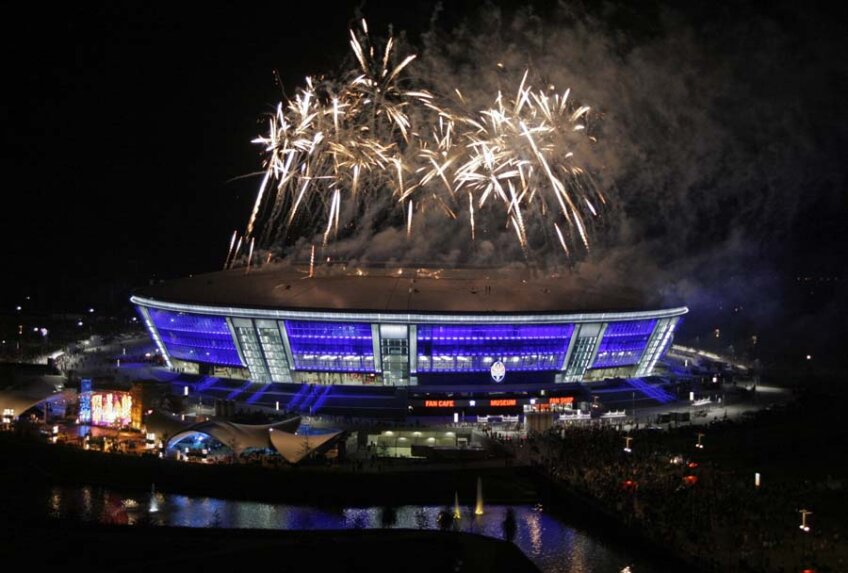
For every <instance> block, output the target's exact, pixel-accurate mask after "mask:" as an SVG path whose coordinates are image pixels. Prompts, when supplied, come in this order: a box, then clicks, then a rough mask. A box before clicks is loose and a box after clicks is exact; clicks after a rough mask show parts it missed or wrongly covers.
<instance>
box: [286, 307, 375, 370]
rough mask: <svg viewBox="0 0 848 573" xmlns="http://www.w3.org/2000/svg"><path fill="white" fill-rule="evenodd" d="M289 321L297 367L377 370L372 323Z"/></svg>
mask: <svg viewBox="0 0 848 573" xmlns="http://www.w3.org/2000/svg"><path fill="white" fill-rule="evenodd" d="M285 325H286V333H287V335H288V340H289V345H290V347H291V353H292V358H294V367H295V369H296V370H312V371H315V372H369V373H375V372H377V370H376V368H375V365H374V343H373V338H372V333H371V325H370V324H367V323H362V322H317V321H305V320H287V321H286V322H285Z"/></svg>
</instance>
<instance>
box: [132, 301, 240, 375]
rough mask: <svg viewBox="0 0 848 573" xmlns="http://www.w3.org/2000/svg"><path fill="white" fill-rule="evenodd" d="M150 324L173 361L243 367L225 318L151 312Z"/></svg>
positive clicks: (159, 311) (164, 311)
mask: <svg viewBox="0 0 848 573" xmlns="http://www.w3.org/2000/svg"><path fill="white" fill-rule="evenodd" d="M147 313H148V314H149V315H150V320H151V321H153V325H154V326H155V327H156V330H157V331H158V332H159V337H160V338H161V339H162V343H163V344H164V345H165V348H166V349H167V350H168V354H169V355H170V356H172V357H173V358H178V359H180V360H187V361H190V362H208V363H211V364H220V365H226V366H244V365H243V364H242V363H241V360H240V359H239V355H238V351H237V350H236V346H235V344H234V343H233V337H232V335H231V334H230V329H229V328H228V327H227V321H226V319H225V318H224V317H222V316H208V315H202V314H189V313H185V312H170V311H167V310H159V309H155V308H148V309H147Z"/></svg>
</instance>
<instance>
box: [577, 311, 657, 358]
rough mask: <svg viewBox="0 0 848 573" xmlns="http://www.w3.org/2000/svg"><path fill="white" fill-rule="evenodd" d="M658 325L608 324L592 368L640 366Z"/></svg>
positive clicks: (650, 322)
mask: <svg viewBox="0 0 848 573" xmlns="http://www.w3.org/2000/svg"><path fill="white" fill-rule="evenodd" d="M656 324H657V321H656V320H631V321H627V322H613V323H610V324H608V325H607V327H606V330H605V331H604V335H603V338H602V339H601V343H600V345H599V347H598V354H597V356H596V357H595V361H594V362H593V363H592V368H617V367H620V366H632V365H634V364H638V363H639V360H640V359H641V358H642V354H643V353H644V351H645V348H646V347H647V345H648V339H650V337H651V334H652V333H653V332H654V327H655V326H656Z"/></svg>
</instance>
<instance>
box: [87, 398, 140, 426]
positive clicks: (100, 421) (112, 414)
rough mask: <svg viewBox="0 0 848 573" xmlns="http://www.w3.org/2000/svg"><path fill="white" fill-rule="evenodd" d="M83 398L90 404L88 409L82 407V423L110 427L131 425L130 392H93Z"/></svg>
mask: <svg viewBox="0 0 848 573" xmlns="http://www.w3.org/2000/svg"><path fill="white" fill-rule="evenodd" d="M86 394H89V393H86ZM81 398H83V399H84V401H85V402H86V403H87V404H89V405H90V406H89V408H88V409H87V410H86V409H84V408H80V423H83V424H91V425H92V426H110V427H114V426H119V427H123V426H129V425H130V422H131V421H132V396H130V393H129V392H91V393H90V394H89V396H81ZM81 401H82V400H81Z"/></svg>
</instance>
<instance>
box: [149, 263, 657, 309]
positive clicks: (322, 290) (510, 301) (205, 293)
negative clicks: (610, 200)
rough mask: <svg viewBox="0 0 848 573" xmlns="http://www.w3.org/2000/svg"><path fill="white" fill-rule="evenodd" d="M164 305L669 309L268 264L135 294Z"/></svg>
mask: <svg viewBox="0 0 848 573" xmlns="http://www.w3.org/2000/svg"><path fill="white" fill-rule="evenodd" d="M135 294H136V295H138V296H141V297H144V298H147V299H152V300H158V301H162V302H169V303H181V304H192V305H207V306H219V307H241V308H266V309H291V310H339V311H363V312H389V313H391V312H399V313H442V312H449V313H456V312H461V313H471V314H474V313H480V314H488V313H514V312H520V313H522V314H524V313H568V312H627V311H640V310H645V309H648V308H661V307H669V306H674V305H672V304H668V303H664V302H663V301H662V300H661V299H660V297H659V296H656V295H654V296H651V295H648V294H646V293H642V292H639V291H637V290H635V289H633V288H631V287H626V286H621V285H601V284H598V283H591V282H589V281H586V280H583V279H579V278H576V277H575V276H572V275H568V274H564V275H558V276H553V275H540V274H537V275H532V274H531V273H530V272H528V271H527V270H523V269H522V270H518V271H515V272H511V271H508V270H500V269H450V270H432V269H427V270H424V269H417V270H415V269H412V270H410V269H402V270H393V271H392V270H388V269H358V268H353V269H351V268H350V267H348V268H344V269H343V268H339V267H336V268H334V269H332V270H328V269H326V268H319V269H316V271H315V274H314V276H312V277H309V269H308V267H299V266H290V265H270V266H267V267H263V268H261V269H255V270H251V271H250V272H249V273H246V272H245V270H244V269H236V270H229V271H221V272H216V273H209V274H202V275H195V276H192V277H188V278H184V279H178V280H173V281H169V282H164V283H160V284H157V285H153V286H149V287H145V288H141V289H138V290H137V291H136V293H135Z"/></svg>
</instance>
